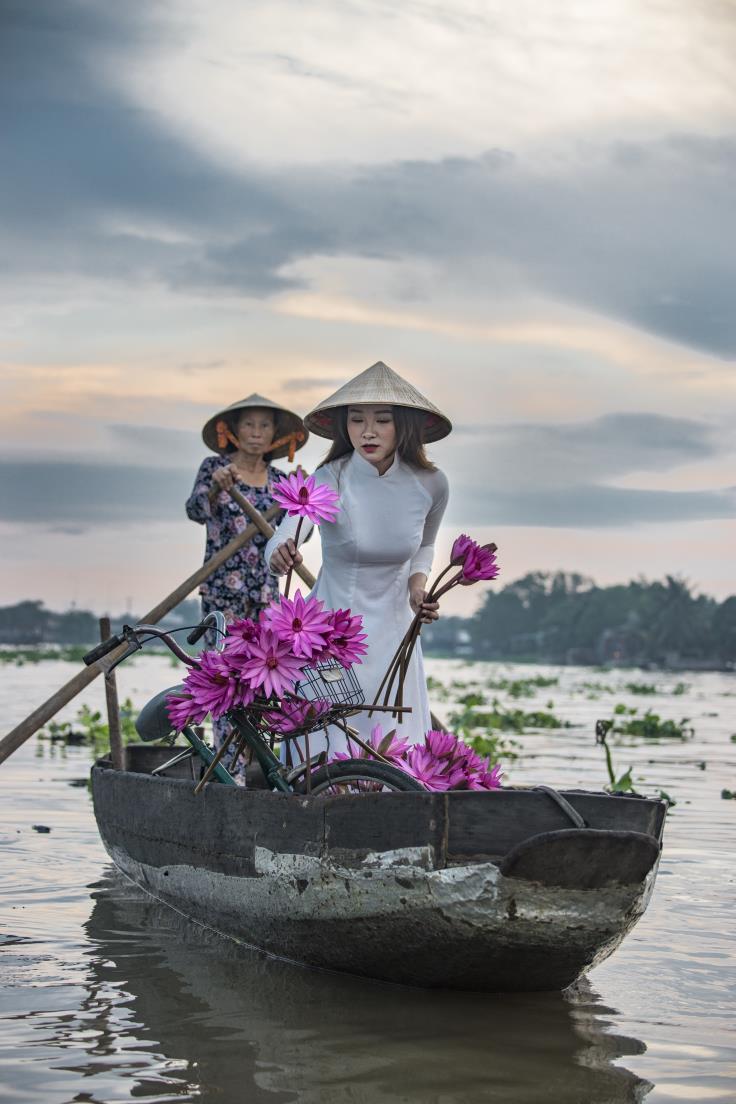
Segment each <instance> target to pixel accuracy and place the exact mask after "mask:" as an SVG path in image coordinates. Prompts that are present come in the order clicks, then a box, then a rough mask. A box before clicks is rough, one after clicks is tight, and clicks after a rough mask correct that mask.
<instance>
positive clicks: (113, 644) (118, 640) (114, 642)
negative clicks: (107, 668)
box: [83, 633, 125, 667]
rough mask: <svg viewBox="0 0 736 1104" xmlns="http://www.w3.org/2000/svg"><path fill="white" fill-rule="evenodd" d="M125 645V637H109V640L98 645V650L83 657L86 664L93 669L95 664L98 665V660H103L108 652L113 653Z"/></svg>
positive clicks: (116, 635)
mask: <svg viewBox="0 0 736 1104" xmlns="http://www.w3.org/2000/svg"><path fill="white" fill-rule="evenodd" d="M124 643H125V637H124V636H120V635H119V634H117V633H116V634H115V635H114V636H109V637H108V638H107V640H103V641H102V643H101V644H98V645H97V647H96V648H93V649H92V651H91V652H87V654H86V656H84V657H83V660H84V663H85V665H86V666H87V667H91V666H92V664H93V663H96V662H97V660H98V659H102V657H103V656H106V655H107V654H108V652H112V651H113V650H114V649H115V648H119V647H120V645H121V644H124Z"/></svg>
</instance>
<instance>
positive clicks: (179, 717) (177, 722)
mask: <svg viewBox="0 0 736 1104" xmlns="http://www.w3.org/2000/svg"><path fill="white" fill-rule="evenodd" d="M166 712H167V713H168V715H169V720H170V721H171V723H172V725H173V726H174V729H175V730H176V731H177V732H181V731H182V729H184V728H186V727H187V725H190V724H201V723H202V721H203V720H204V719H205V717H206V716H207V713H208V712H209V711H208V710H207V709H203V708H202V706H199V705H197V704H196V702H195V701H194V698H193V697H192V695H191V694H169V696H168V697H167V699H166Z"/></svg>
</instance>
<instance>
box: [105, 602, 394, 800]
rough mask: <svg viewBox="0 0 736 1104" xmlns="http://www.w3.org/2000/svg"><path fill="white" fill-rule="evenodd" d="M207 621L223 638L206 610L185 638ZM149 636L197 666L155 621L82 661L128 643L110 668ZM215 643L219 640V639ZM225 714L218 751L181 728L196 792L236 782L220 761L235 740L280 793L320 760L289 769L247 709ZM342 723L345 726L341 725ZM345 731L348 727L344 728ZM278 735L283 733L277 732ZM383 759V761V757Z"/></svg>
mask: <svg viewBox="0 0 736 1104" xmlns="http://www.w3.org/2000/svg"><path fill="white" fill-rule="evenodd" d="M210 625H212V626H214V628H215V629H216V631H217V634H218V635H221V636H222V637H223V639H224V635H225V619H224V617H223V615H222V614H221V613H218V612H215V613H210V614H208V615H207V616H206V617H205V618H204V620H203V621H201V622H200V623H199V625H197V626H195V627H194V628H193V630H192V631H191V632H190V634H189V636H188V638H187V639H188V642H189V643H190V644H194V643H196V641H197V640H198V639H199V638H200V637H201V636H203V635H204V633H205V631H206V629H207V627H208V626H210ZM141 636H143V637H144V639H143V640H141ZM152 638H153V639H159V640H161V641H163V643H164V644H165V645H166V646H167V647H168V649H169V651H171V652H172V653H173V655H175V656H176V657H177V659H179V660H181V662H182V663H184V664H186V665H187V666H189V667H195V666H197V661H196V660H195V659H194V658H193V657H192V656H191V655H189V654H188V653H187V652H185V651H184V650H183V649H182V648H181V647H180V646H179V645H178V644H177V643H176V641H174V640H172V638H171V635H170V633H168V632H166V631H164V630H162V629H159V628H157V627H156V626H155V625H136V626H135V627H134V628H133V627H131V626H130V625H124V626H123V630H122V633H121V634H119V635H117V636H115V637H111V638H109V639H108V640H106V641H104V642H103V643H102V644H98V645H97V647H96V648H93V649H92V651H90V652H88V653H87V655H86V656H85V657H84V662H85V663H86V664H88V665H89V664H92V663H95V662H97V661H98V660H100V659H102V658H103V657H104V656H105V655H106V654H107V653H108V652H110V651H112V650H113V649H115V648H117V647H119V646H120V645H121V644H124V643H125V644H127V648H126V650H125V652H124V653H123V654H122V655H120V656H118V657H117V659H115V660H114V661H113V662H112V663H110V664H109V666H108V668H107V670H108V671H112V670H113V668H115V667H117V665H118V664H119V663H122V662H123V661H124V660H125V659H127V658H128V657H129V656H131V655H133V654H134V653H135V652H137V651H140V650H141V649H142V647H143V645H144V644H145V643H146V641H147V640H150V639H152ZM218 643H220V642H219V641H218ZM218 650H221V647H220V648H218ZM378 708H381V707H378ZM395 711H396V712H411V710H410V709H408V708H406V707H403V708H402V707H399V708H398V709H397V710H395ZM225 716H226V718H227V720H228V721H229V722H230V724H231V725H232V727H233V734H232V736H231V737H230V738H229V739H227V741H226V743H225V744H223V746H222V747H221V748H220V749H219V751H218V752H217V753H215V752H212V751H210V749H209V748H208V747H207V745H206V744H205V743H204V741H203V740H202V739H201V738H200V737H199V736H198V735H197V733H196V731H195V730H194V728H193V727H192V726H191V725H187V726H185V727H184V728H183V729H182V732H181V734H182V736H183V737H184V739H185V740H186V741H187V743H188V744H189V747H190V749H191V751H192V752H193V753H194V754H195V755H197V756H198V757H199V758H200V759H201V760H202V761H203V762H204V764H205V773H204V775H203V777H202V778H201V779H200V781H199V782H198V783H197V786H196V788H195V793H199V792H200V790H201V789H202V787H203V786H204V784H205V782H206V781H207V780H208V779H209V778H210V777H212V776H214V777H216V778H217V779H218V781H219V782H222V783H224V784H225V785H230V786H235V785H237V783H236V782H235V779H234V778H233V777H232V775H231V774H230V772H229V771H228V770H227V769H226V767H225V766H224V765H223V764H222V763H221V762H220V760H221V759H222V757H223V753H224V752H225V751H226V750H227V747H229V746H230V744H233V742H234V741H235V742H234V747H235V749H236V757H237V756H239V755H240V754H242V752H243V751H244V750H245V749H246V748H248V749H249V750H250V752H251V753H252V756H254V757H255V759H256V762H257V763H258V765H259V767H260V768H261V771H262V773H263V777H264V779H265V780H266V783H267V785H268V786H269V787H270V788H271V789H272V790H276V791H278V792H279V793H293V792H294V791H293V786H292V783H293V781H294V779H296V778H298V776H299V775H300V774H302V773H303V772H307V774H308V773H309V772H310V771H311V769H312V766H313V762H314V759H316V760H317V761H319V756H317V757H314V759H312V758H309V759H307V760H305V761H303V762H302V763H300V764H299V765H298V766H297V767H294V768H292V769H291V770H289V771H287V769H286V768H285V766H284V764H283V763H282V762H281V761H280V759H279V758H278V757H277V756H276V755H275V754H274V752H273V751H272V750H271V748H270V747H269V745H268V742H267V740H266V739H265V738H264V736H263V733H262V732H261V731H260V730H259V729H258V728H257V727H256V725H254V724H253V723H252V721H251V720H250V718H249V716H248V713H247V711H246V709H244V708H240V709H234V710H232V711H231V712H229V713H227V714H225ZM341 727H345V726H344V725H341ZM346 731H348V730H347V728H346ZM166 734H167V733H166V730H164V731H162V732H161V735H160V736H157V735H154V736H153V737H150V736H149V737H146V738H148V739H151V738H153V739H157V738H163V737H164V736H165V735H166ZM274 735H276V734H274ZM236 736H237V737H239V738H238V739H237V740H236V739H235V737H236ZM279 738H282V737H280V736H279ZM356 740H358V743H360V744H361V746H362V747H363V748H364V750H366V751H370V752H372V754H373V755H374V756H375V758H376V759H378V760H379V761H380V760H383V757H382V756H381V755H380V754H379V753H378V752H376V751H375V749H371V748H369V747H368V746H367V745H365V744H363V742H362V741H360V740H359V739H358V737H357V735H356ZM185 754H186V753H185ZM180 758H181V754H179V755H176V756H174V757H173V759H171V760H169V762H168V763H164V764H162V765H161V766H160V767H159V768H157V769H158V771H161V770H163V769H165V768H166V767H168V766H171V765H172V764H173V763H174V762H177V761H178V760H179V759H180ZM383 762H386V760H383Z"/></svg>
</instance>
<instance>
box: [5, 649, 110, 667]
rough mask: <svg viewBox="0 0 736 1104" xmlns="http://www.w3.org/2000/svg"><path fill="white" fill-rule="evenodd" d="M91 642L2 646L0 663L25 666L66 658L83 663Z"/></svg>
mask: <svg viewBox="0 0 736 1104" xmlns="http://www.w3.org/2000/svg"><path fill="white" fill-rule="evenodd" d="M91 646H92V645H91V644H63V645H58V646H55V645H53V644H48V645H46V647H40V648H32V647H28V648H25V647H24V648H0V663H12V664H14V666H16V667H24V666H25V664H26V663H41V661H42V660H45V659H64V660H66V661H67V663H81V662H82V659H83V657H84V656H85V655H86V654H87V652H88V651H89V650H90V648H91Z"/></svg>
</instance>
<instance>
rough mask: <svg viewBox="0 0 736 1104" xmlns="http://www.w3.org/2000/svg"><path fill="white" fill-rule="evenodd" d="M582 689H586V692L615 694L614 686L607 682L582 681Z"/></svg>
mask: <svg viewBox="0 0 736 1104" xmlns="http://www.w3.org/2000/svg"><path fill="white" fill-rule="evenodd" d="M582 689H583V690H587V692H588V694H615V693H616V687H615V686H611V685H610V684H609V683H607V682H584V683H582Z"/></svg>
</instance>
